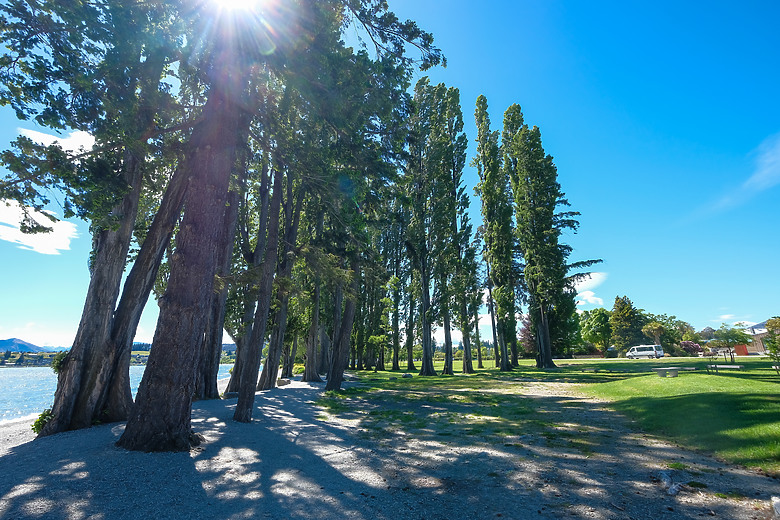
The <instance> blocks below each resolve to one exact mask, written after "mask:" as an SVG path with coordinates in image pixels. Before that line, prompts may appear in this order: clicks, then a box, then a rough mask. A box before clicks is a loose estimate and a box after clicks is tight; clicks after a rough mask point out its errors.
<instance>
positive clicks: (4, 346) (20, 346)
mask: <svg viewBox="0 0 780 520" xmlns="http://www.w3.org/2000/svg"><path fill="white" fill-rule="evenodd" d="M60 350H68V347H39V346H38V345H33V344H32V343H28V342H27V341H24V340H21V339H18V338H11V339H0V352H9V351H10V352H59V351H60Z"/></svg>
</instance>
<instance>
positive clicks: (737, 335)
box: [580, 296, 750, 355]
mask: <svg viewBox="0 0 780 520" xmlns="http://www.w3.org/2000/svg"><path fill="white" fill-rule="evenodd" d="M580 331H581V337H582V339H583V340H584V341H585V342H586V343H588V344H592V345H593V346H595V347H599V348H601V349H602V350H606V349H608V348H610V347H615V349H616V351H617V353H619V354H620V353H625V352H626V351H627V350H628V349H629V348H630V347H631V346H634V345H640V344H643V343H648V342H652V343H653V344H656V345H663V346H664V348H665V350H666V351H667V352H670V353H672V354H675V353H676V354H681V355H684V354H686V353H687V354H696V353H698V352H701V351H702V350H703V347H702V345H704V344H708V345H709V346H712V347H719V348H720V347H723V348H734V346H735V345H740V344H743V345H744V344H747V343H749V342H750V336H748V335H747V334H746V333H745V332H744V331H743V330H742V329H741V328H740V327H736V326H729V325H726V324H723V325H721V326H720V327H719V328H718V329H713V328H712V327H705V328H704V329H703V330H701V331H698V332H697V331H696V330H695V329H694V327H693V326H692V325H691V324H690V323H688V322H686V321H682V320H680V319H678V318H677V317H676V316H669V315H666V314H652V313H648V312H645V311H644V310H642V309H638V308H636V307H635V306H634V304H633V303H632V302H631V300H630V299H629V298H628V297H627V296H618V297H616V298H615V302H614V305H613V307H612V310H608V309H604V308H596V309H593V310H589V311H584V312H583V313H581V314H580Z"/></svg>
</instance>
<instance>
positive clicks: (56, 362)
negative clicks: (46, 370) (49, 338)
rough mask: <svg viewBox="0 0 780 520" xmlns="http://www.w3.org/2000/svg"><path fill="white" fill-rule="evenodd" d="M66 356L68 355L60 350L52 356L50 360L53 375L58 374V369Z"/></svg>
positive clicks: (65, 351)
mask: <svg viewBox="0 0 780 520" xmlns="http://www.w3.org/2000/svg"><path fill="white" fill-rule="evenodd" d="M67 355H68V351H67V350H62V351H60V352H57V353H56V354H54V357H53V358H51V369H52V370H54V373H55V374H59V373H60V368H61V367H62V363H63V362H64V361H65V357H66V356H67Z"/></svg>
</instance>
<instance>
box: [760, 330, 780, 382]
mask: <svg viewBox="0 0 780 520" xmlns="http://www.w3.org/2000/svg"><path fill="white" fill-rule="evenodd" d="M766 330H767V336H766V338H765V339H764V341H765V343H766V347H767V354H768V355H769V359H771V360H772V362H773V363H774V368H775V371H776V372H777V374H778V375H780V316H775V317H774V318H772V319H769V320H767V322H766Z"/></svg>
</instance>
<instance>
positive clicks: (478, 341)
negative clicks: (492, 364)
mask: <svg viewBox="0 0 780 520" xmlns="http://www.w3.org/2000/svg"><path fill="white" fill-rule="evenodd" d="M472 310H473V312H474V316H475V319H476V323H475V326H474V341H475V342H476V344H477V368H485V367H484V366H483V365H482V341H481V339H480V337H479V307H477V306H476V305H474V307H473V308H472Z"/></svg>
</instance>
